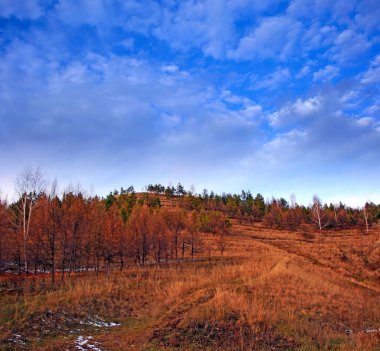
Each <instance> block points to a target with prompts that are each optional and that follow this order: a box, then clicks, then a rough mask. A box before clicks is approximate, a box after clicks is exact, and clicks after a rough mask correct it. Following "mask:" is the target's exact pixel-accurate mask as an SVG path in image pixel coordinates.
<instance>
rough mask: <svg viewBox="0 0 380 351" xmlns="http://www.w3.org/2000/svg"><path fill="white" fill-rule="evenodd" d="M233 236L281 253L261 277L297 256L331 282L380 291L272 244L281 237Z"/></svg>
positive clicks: (301, 261)
mask: <svg viewBox="0 0 380 351" xmlns="http://www.w3.org/2000/svg"><path fill="white" fill-rule="evenodd" d="M235 236H239V237H242V238H246V239H247V238H248V239H251V240H252V241H254V242H256V243H259V244H261V245H263V246H265V247H268V248H269V249H270V250H276V251H278V252H281V253H282V255H283V258H282V259H281V260H280V261H279V262H277V263H276V264H275V265H274V266H273V268H272V269H271V271H270V272H268V273H267V274H266V275H262V278H264V277H265V276H269V275H271V274H274V273H276V272H278V271H280V270H281V269H283V268H284V267H285V268H288V266H289V264H290V263H291V261H293V262H294V260H295V259H296V258H297V259H298V260H300V263H302V264H304V265H311V266H312V267H313V268H314V269H317V270H318V271H319V272H320V273H322V274H323V275H324V276H326V277H328V278H326V279H328V280H330V281H331V282H335V283H337V282H339V281H344V282H346V283H347V282H348V283H351V284H353V285H355V286H357V287H360V288H364V289H367V290H369V291H372V292H375V293H380V288H378V287H376V286H369V285H367V284H365V283H363V282H360V281H358V280H356V279H354V278H353V277H345V276H343V275H341V274H339V273H337V272H335V271H334V269H332V268H331V267H329V266H325V265H323V264H321V263H319V262H318V265H317V264H315V263H314V262H313V261H314V260H315V259H314V258H312V257H309V256H307V255H301V254H297V253H295V252H291V251H288V250H285V249H283V248H280V247H278V246H276V245H274V244H272V242H273V241H279V240H281V239H273V240H270V239H268V238H261V237H259V236H254V235H251V234H250V233H247V234H244V232H243V233H241V232H235ZM379 243H380V239H379V240H377V241H376V243H375V244H376V247H377V245H378V244H379ZM376 247H375V248H376ZM373 250H374V249H373ZM297 267H298V268H300V269H303V267H302V266H301V264H297Z"/></svg>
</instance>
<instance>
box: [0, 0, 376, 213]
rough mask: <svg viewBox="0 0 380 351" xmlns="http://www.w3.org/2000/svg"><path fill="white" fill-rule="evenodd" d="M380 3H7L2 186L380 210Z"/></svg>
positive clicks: (0, 27) (0, 101)
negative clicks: (30, 172) (21, 178)
mask: <svg viewBox="0 0 380 351" xmlns="http://www.w3.org/2000/svg"><path fill="white" fill-rule="evenodd" d="M379 86H380V6H379V2H378V0H358V1H351V0H336V1H331V0H293V1H275V0H267V1H261V0H260V1H259V0H255V1H249V0H205V1H172V0H162V1H153V0H152V1H132V0H126V1H124V0H123V1H122V0H120V1H118V0H55V1H54V0H0V160H1V163H0V187H1V188H2V191H3V194H4V193H5V194H9V195H10V196H12V195H11V194H12V192H13V188H14V179H15V178H16V177H17V174H19V172H20V171H21V169H22V168H24V167H25V166H28V165H29V166H39V167H41V168H42V169H43V171H44V172H45V175H46V177H47V178H50V179H52V178H54V177H56V178H57V179H58V181H59V183H61V184H67V183H70V182H71V183H74V184H75V183H77V182H79V183H81V184H82V185H83V186H84V187H87V188H90V187H92V188H93V191H94V192H95V193H98V194H102V195H104V194H106V193H108V192H109V191H110V190H113V189H114V188H119V187H120V186H124V187H127V186H129V185H130V184H133V185H134V186H135V188H136V189H137V190H139V189H141V188H142V187H143V186H144V185H146V184H148V183H157V182H161V183H163V184H165V185H167V184H168V183H169V182H171V183H172V184H174V185H175V184H176V183H177V182H179V181H180V182H182V183H183V184H184V185H185V186H186V187H187V188H188V187H190V185H191V184H193V185H194V186H195V189H196V190H197V191H198V192H201V191H202V189H203V188H207V189H213V190H214V191H217V192H222V191H226V192H238V191H240V190H241V189H250V190H251V191H252V192H253V193H256V192H261V193H262V194H263V195H264V196H265V197H268V198H269V197H271V196H272V195H274V196H276V197H280V196H283V197H285V198H289V196H290V194H292V193H294V194H295V195H296V196H297V199H298V201H299V202H303V203H305V204H307V203H308V202H310V201H311V198H312V195H313V194H319V196H320V197H321V198H322V200H323V201H326V202H327V201H337V200H342V201H344V202H346V203H349V204H353V205H360V204H361V203H362V202H364V201H366V200H367V199H371V200H373V201H375V202H380V177H379V176H380V162H379V160H380V87H379Z"/></svg>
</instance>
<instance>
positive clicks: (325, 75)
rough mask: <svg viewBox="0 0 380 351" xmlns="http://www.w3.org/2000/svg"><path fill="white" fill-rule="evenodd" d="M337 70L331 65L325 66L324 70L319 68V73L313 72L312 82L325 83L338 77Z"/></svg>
mask: <svg viewBox="0 0 380 351" xmlns="http://www.w3.org/2000/svg"><path fill="white" fill-rule="evenodd" d="M339 72H340V70H339V68H338V67H335V66H332V65H327V66H326V67H324V68H321V69H320V70H319V71H317V72H315V73H314V74H313V81H314V82H318V81H321V82H327V81H330V80H332V79H334V78H335V77H337V76H338V75H339Z"/></svg>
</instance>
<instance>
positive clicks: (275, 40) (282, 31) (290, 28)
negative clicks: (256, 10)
mask: <svg viewBox="0 0 380 351" xmlns="http://www.w3.org/2000/svg"><path fill="white" fill-rule="evenodd" d="M301 30H302V24H301V23H300V22H296V21H293V20H291V19H290V18H287V17H281V16H279V17H267V18H263V19H261V20H260V22H259V24H258V26H256V27H255V28H253V29H252V31H251V33H250V34H249V35H247V36H245V37H243V38H241V39H240V41H239V44H238V46H237V48H236V50H230V51H229V54H228V56H229V57H230V58H233V59H255V58H259V59H267V58H277V59H280V60H285V59H287V58H288V57H289V56H290V55H291V54H292V53H293V51H294V49H295V47H296V44H297V41H298V39H299V36H300V33H301Z"/></svg>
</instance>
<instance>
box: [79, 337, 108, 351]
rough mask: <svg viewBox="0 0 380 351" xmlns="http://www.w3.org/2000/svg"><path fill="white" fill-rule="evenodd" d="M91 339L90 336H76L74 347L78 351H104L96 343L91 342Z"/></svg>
mask: <svg viewBox="0 0 380 351" xmlns="http://www.w3.org/2000/svg"><path fill="white" fill-rule="evenodd" d="M91 339H93V337H92V336H88V337H86V338H85V337H84V336H82V335H80V336H78V337H77V339H76V340H75V347H76V349H77V350H79V351H86V350H92V351H104V350H103V349H101V348H100V347H99V343H98V342H96V341H91V343H90V340H91Z"/></svg>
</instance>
